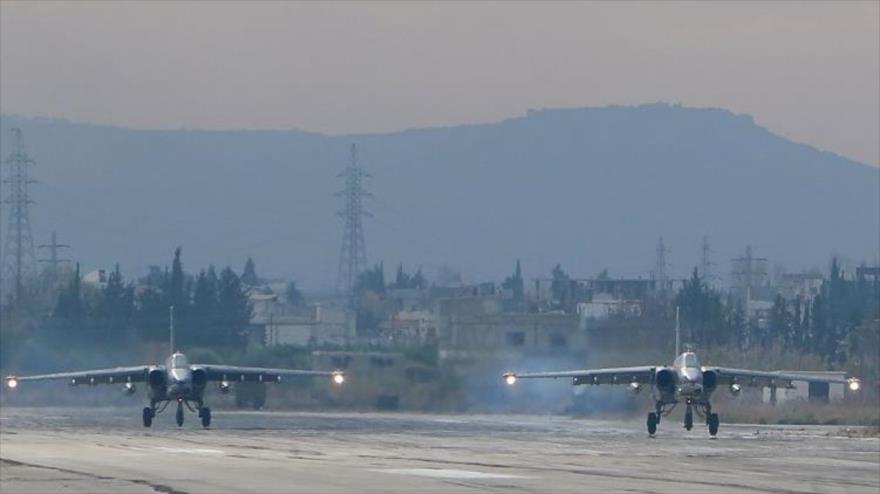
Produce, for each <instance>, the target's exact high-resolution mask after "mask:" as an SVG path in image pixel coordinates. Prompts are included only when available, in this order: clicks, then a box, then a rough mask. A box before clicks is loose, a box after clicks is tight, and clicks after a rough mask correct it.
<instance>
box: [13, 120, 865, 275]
mask: <svg viewBox="0 0 880 494" xmlns="http://www.w3.org/2000/svg"><path fill="white" fill-rule="evenodd" d="M12 126H20V127H22V129H23V130H24V135H25V146H26V149H27V150H28V152H29V154H30V155H31V156H32V157H33V158H34V159H35V160H36V162H37V166H36V168H35V170H34V174H35V176H36V178H37V179H39V180H41V181H42V182H43V183H42V184H37V185H36V186H35V187H34V188H33V189H32V190H33V195H34V196H35V198H37V200H38V201H40V202H41V204H38V205H37V206H35V207H34V208H33V215H34V218H33V223H34V224H35V232H34V233H35V237H36V239H37V240H38V242H37V243H40V241H41V240H42V239H44V238H46V237H47V236H48V232H49V231H51V230H57V231H58V232H59V235H60V237H61V239H62V240H64V241H65V242H66V243H71V244H72V245H73V246H74V252H72V255H73V257H75V258H78V259H82V260H83V261H84V263H85V264H86V265H87V266H88V265H92V266H101V267H107V266H108V265H110V264H112V263H113V262H116V261H119V262H120V263H121V264H122V265H123V269H124V270H125V271H126V272H127V273H131V274H136V273H137V274H140V273H142V272H143V271H144V270H145V268H146V266H147V265H149V264H167V263H168V262H169V258H170V253H171V251H172V249H173V248H174V247H175V246H176V245H178V244H182V245H183V246H184V262H185V263H186V264H187V267H188V268H192V269H196V268H198V267H201V266H203V265H206V264H208V263H214V264H224V265H225V264H232V265H233V267H235V268H237V269H240V265H242V264H243V262H244V258H245V257H247V256H249V255H250V256H253V257H254V258H255V260H256V261H257V267H258V269H259V270H261V271H263V273H264V274H268V275H277V276H284V277H294V278H296V279H298V280H300V282H301V284H304V285H305V286H306V287H313V288H327V287H330V286H332V284H333V280H335V274H336V258H337V256H338V249H339V245H340V243H341V242H340V239H341V235H342V232H341V229H342V225H341V222H339V221H338V220H337V219H336V218H335V217H334V213H335V211H336V210H338V209H339V204H338V199H336V198H335V197H334V196H333V193H334V192H335V191H336V190H338V189H340V188H341V187H342V184H341V183H340V181H339V180H337V179H336V178H335V176H336V174H337V173H338V171H340V170H341V169H342V168H344V167H345V165H346V164H347V159H348V145H349V143H350V142H352V141H357V142H358V145H359V149H360V155H361V157H362V161H363V163H364V166H365V167H366V168H367V169H368V170H369V171H370V172H371V173H372V174H373V176H374V178H373V179H372V180H371V181H370V182H369V183H368V187H369V188H370V189H371V190H373V191H374V192H375V194H376V197H377V198H376V200H375V201H373V202H372V203H368V208H369V209H373V210H374V213H375V216H376V217H375V219H373V220H370V219H368V220H366V231H367V245H368V256H369V257H370V259H371V261H379V260H382V259H384V260H386V264H388V265H390V264H396V263H397V262H404V264H405V265H407V266H409V267H413V268H414V267H415V266H416V265H422V266H423V267H424V268H425V269H426V271H427V273H428V274H429V276H430V275H431V274H432V273H433V272H434V271H436V270H437V269H439V268H440V267H441V266H444V265H449V266H452V267H453V268H455V269H460V270H461V271H462V272H463V273H464V274H465V275H467V277H468V279H469V280H471V281H476V280H481V279H496V280H497V279H501V278H502V277H503V276H504V275H506V274H508V273H507V272H508V271H510V269H511V266H513V263H514V262H515V259H517V258H521V259H523V267H524V269H525V270H526V272H527V274H528V275H529V276H543V275H545V274H546V272H549V269H548V268H549V267H550V266H552V265H553V264H555V263H556V262H561V263H562V264H563V266H564V267H567V268H569V271H570V272H571V273H572V274H574V275H579V276H587V275H591V274H594V273H596V272H598V271H600V270H601V269H603V268H605V267H607V268H609V269H610V271H611V274H612V275H615V274H621V275H627V276H639V275H641V276H649V275H650V274H649V271H650V269H651V267H652V266H653V254H654V245H655V243H656V241H657V237H659V236H661V235H662V236H664V238H665V240H666V243H667V245H670V246H671V247H672V249H673V250H672V253H671V255H670V258H671V260H672V263H673V266H672V270H673V272H674V273H675V274H676V275H681V274H686V272H687V271H688V270H689V267H690V266H693V265H694V264H696V263H697V259H699V257H698V256H699V254H698V248H699V245H698V243H699V240H700V239H701V238H702V236H703V234H708V235H710V238H712V240H713V243H714V244H715V245H716V251H717V252H718V253H719V254H720V255H721V256H724V257H726V258H730V257H733V256H735V255H737V254H738V253H740V252H742V251H743V250H744V248H745V245H746V244H754V245H755V248H756V251H757V252H758V254H760V255H765V256H767V257H770V258H771V262H774V261H779V262H785V263H786V264H788V265H789V267H790V268H792V269H799V268H801V267H812V266H816V265H823V264H824V263H825V262H826V261H827V258H828V256H830V255H831V254H833V253H843V254H845V255H848V256H851V258H852V260H853V261H854V262H859V261H862V260H866V261H868V262H874V261H875V258H876V257H877V252H878V250H880V248H878V240H877V239H878V237H880V233H878V231H877V230H878V228H880V227H878V226H877V225H878V223H880V218H878V216H880V212H878V206H880V198H878V195H880V180H878V178H880V168H877V167H874V166H872V165H869V164H865V163H859V162H857V161H854V160H850V159H848V158H846V157H843V156H840V155H837V154H835V153H832V152H830V151H822V150H818V149H816V148H815V147H812V146H810V145H808V144H804V143H795V142H792V141H790V140H788V139H787V138H785V137H783V136H780V135H778V134H775V133H773V132H772V131H771V130H769V129H767V128H765V127H762V126H760V125H758V124H757V123H755V121H754V119H753V118H752V117H751V116H749V115H744V114H736V113H733V112H730V111H728V110H724V109H706V108H696V109H695V108H689V107H684V106H680V105H668V104H663V103H652V104H644V105H637V106H620V105H609V106H604V107H592V108H573V109H542V110H530V111H528V112H526V114H525V115H520V116H515V117H511V118H507V119H504V120H502V121H499V122H495V123H478V124H462V125H455V126H443V127H431V128H422V129H405V130H401V131H396V132H392V133H364V134H350V135H325V134H321V133H311V132H304V131H290V130H210V129H209V130H198V129H194V130H163V129H154V130H142V129H128V128H119V127H114V126H103V125H95V124H80V123H70V122H67V121H57V120H49V121H46V120H43V119H40V118H38V119H33V118H31V117H24V118H22V117H17V116H9V115H2V116H0V130H2V132H3V133H4V135H6V133H7V132H8V128H9V127H12ZM6 141H7V140H6V139H4V140H3V141H2V142H0V153H2V154H3V156H6V155H7V154H8V150H7V149H6V148H7V146H6ZM692 203H695V204H696V205H698V206H700V207H696V206H694V205H692ZM110 205H115V206H114V207H109V206H110ZM119 205H128V206H129V207H127V208H120V207H118V206H119ZM99 213H100V214H99ZM4 214H5V212H4ZM3 221H4V226H5V218H3ZM133 225H137V227H134V226H133ZM774 225H775V226H774ZM811 227H814V228H816V230H817V231H816V232H813V233H811V232H810V228H811ZM2 234H4V235H5V232H2ZM108 259H109V260H110V261H108ZM718 264H719V265H720V266H719V269H718V271H719V273H718V274H719V275H721V277H722V278H726V272H725V271H726V269H724V268H723V266H725V265H726V259H725V260H724V261H719V262H718Z"/></svg>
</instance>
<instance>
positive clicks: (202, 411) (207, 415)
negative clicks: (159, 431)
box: [143, 400, 211, 429]
mask: <svg viewBox="0 0 880 494" xmlns="http://www.w3.org/2000/svg"><path fill="white" fill-rule="evenodd" d="M169 403H170V402H168V401H166V402H164V404H163V406H162V408H161V409H158V410H157V409H156V402H152V403H150V406H148V407H144V410H143V419H144V427H150V426H152V425H153V418H155V417H156V415H157V414H159V413H162V412H163V411H164V410H165V408H167V407H168V404H169ZM194 404H196V405H198V406H197V407H196V408H197V409H198V413H199V419H201V421H202V427H204V428H206V429H207V428H208V427H210V426H211V409H210V408H208V407H206V406H202V402H201V401H199V402H197V403H194ZM184 406H186V408H188V409H189V410H190V411H191V412H195V411H196V409H193V408H192V406H190V402H188V401H185V400H178V401H177V411H176V413H175V414H174V421H175V423H177V427H183V419H184V409H183V407H184Z"/></svg>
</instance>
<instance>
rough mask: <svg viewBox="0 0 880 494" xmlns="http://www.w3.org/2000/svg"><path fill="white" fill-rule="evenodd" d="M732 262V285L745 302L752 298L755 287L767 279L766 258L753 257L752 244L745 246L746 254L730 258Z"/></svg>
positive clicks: (758, 286) (760, 285) (761, 284)
mask: <svg viewBox="0 0 880 494" xmlns="http://www.w3.org/2000/svg"><path fill="white" fill-rule="evenodd" d="M731 261H732V263H733V273H732V275H733V276H732V277H733V285H734V287H735V288H737V289H738V290H739V291H740V296H741V297H744V298H745V300H746V303H748V301H749V300H751V299H752V295H753V294H754V292H755V288H760V287H762V286H763V285H764V283H765V281H766V279H767V258H766V257H755V256H754V255H753V254H752V246H751V245H747V246H746V255H745V256H744V257H737V258H734V259H731Z"/></svg>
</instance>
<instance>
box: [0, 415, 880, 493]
mask: <svg viewBox="0 0 880 494" xmlns="http://www.w3.org/2000/svg"><path fill="white" fill-rule="evenodd" d="M169 411H170V409H169ZM169 411H166V412H165V413H164V414H162V415H159V416H158V417H157V418H156V419H155V421H154V423H153V428H151V429H145V428H143V427H142V425H141V423H140V421H141V418H140V415H141V413H140V409H139V408H138V407H131V408H43V409H34V408H18V407H3V408H2V409H0V492H2V493H3V494H14V493H42V492H53V493H54V492H62V493H65V492H88V493H121V494H126V493H157V492H158V493H166V494H183V493H220V492H260V493H263V492H266V493H270V492H303V493H362V492H363V493H386V492H387V493H407V494H410V493H419V492H426V493H435V492H436V493H441V492H461V493H471V492H493V493H499V492H503V493H508V492H509V493H520V492H526V493H528V492H535V493H544V492H577V493H585V492H636V493H638V492H645V493H675V494H682V493H738V492H767V493H801V492H819V493H834V492H841V493H861V492H865V493H871V494H877V493H878V492H880V439H878V438H876V437H869V438H866V437H848V436H850V435H854V434H853V433H848V432H846V431H845V429H844V428H842V427H837V426H790V427H779V426H744V425H727V424H723V423H722V425H721V432H720V433H719V435H718V438H717V439H710V438H709V436H708V433H707V432H706V430H705V427H695V429H694V430H693V431H691V432H686V431H684V430H683V429H682V427H681V424H680V423H678V421H677V420H672V417H670V418H669V419H667V420H665V421H664V422H663V423H662V424H661V425H660V430H659V431H658V434H657V437H655V438H649V437H648V436H647V433H646V432H645V431H644V423H643V421H641V420H640V421H630V422H626V421H622V422H608V421H598V420H585V419H572V418H566V417H538V416H507V415H497V416H496V415H420V414H403V413H389V414H378V413H300V412H237V411H220V410H215V411H214V417H213V418H214V424H212V428H211V429H209V430H204V429H202V428H201V427H200V426H198V424H197V420H196V417H195V415H194V414H190V413H188V414H187V417H186V419H187V420H188V423H186V424H184V426H183V428H181V429H178V428H177V427H176V426H174V424H173V420H174V419H173V413H169Z"/></svg>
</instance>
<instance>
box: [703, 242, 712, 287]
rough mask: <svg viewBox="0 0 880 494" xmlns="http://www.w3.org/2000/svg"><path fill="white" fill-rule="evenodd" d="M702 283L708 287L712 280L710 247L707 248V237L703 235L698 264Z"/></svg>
mask: <svg viewBox="0 0 880 494" xmlns="http://www.w3.org/2000/svg"><path fill="white" fill-rule="evenodd" d="M700 265H701V266H700V267H701V270H702V272H701V273H700V274H701V275H702V276H703V282H704V283H705V284H706V286H709V284H710V280H711V279H712V247H711V246H709V236H708V235H703V256H702V259H701V262H700Z"/></svg>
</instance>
